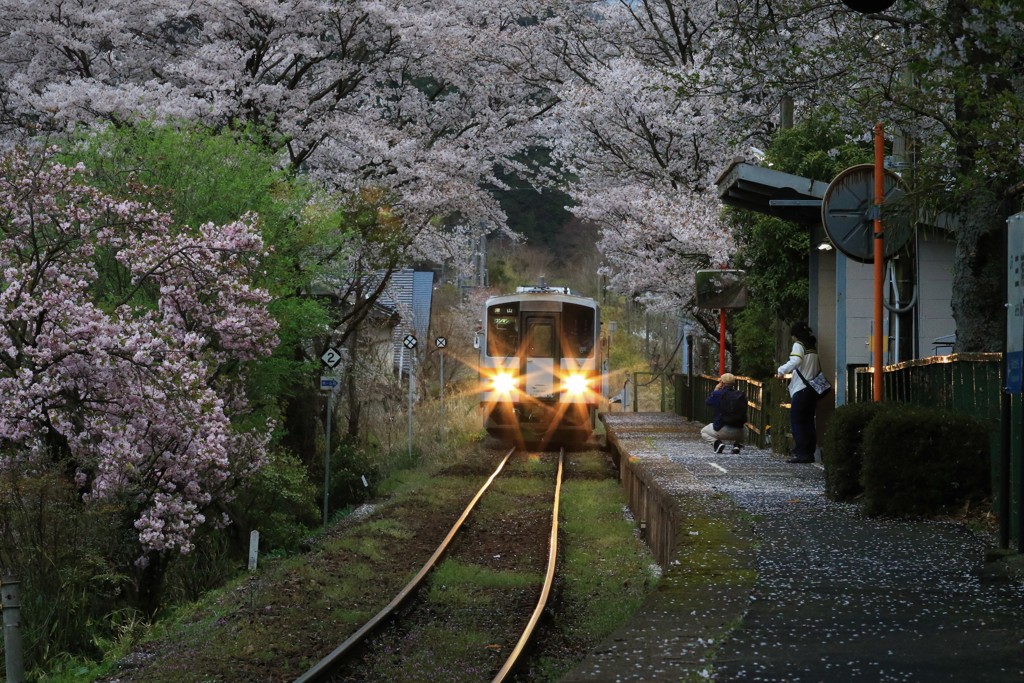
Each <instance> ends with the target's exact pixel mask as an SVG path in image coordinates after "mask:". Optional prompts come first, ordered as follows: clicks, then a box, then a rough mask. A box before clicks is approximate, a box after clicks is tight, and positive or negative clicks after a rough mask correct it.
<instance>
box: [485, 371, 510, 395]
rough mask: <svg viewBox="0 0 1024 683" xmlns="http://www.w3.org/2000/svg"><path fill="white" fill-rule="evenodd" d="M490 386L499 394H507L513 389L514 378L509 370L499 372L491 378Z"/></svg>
mask: <svg viewBox="0 0 1024 683" xmlns="http://www.w3.org/2000/svg"><path fill="white" fill-rule="evenodd" d="M491 386H492V387H493V389H494V391H496V392H498V393H499V394H508V393H511V391H512V390H513V389H515V386H516V378H515V377H513V376H512V373H510V372H499V373H498V374H496V375H495V376H494V377H493V378H491Z"/></svg>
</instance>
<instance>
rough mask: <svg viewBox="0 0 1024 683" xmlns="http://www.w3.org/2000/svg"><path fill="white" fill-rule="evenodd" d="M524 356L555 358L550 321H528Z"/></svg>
mask: <svg viewBox="0 0 1024 683" xmlns="http://www.w3.org/2000/svg"><path fill="white" fill-rule="evenodd" d="M526 355H527V356H529V357H530V358H554V357H555V329H554V325H552V321H550V320H530V321H529V322H528V323H527V324H526Z"/></svg>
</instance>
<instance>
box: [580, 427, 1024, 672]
mask: <svg viewBox="0 0 1024 683" xmlns="http://www.w3.org/2000/svg"><path fill="white" fill-rule="evenodd" d="M602 420H603V421H604V423H605V426H606V430H607V436H608V440H609V445H610V446H611V447H613V448H615V449H616V450H617V452H618V455H619V457H620V459H621V467H620V471H621V468H631V470H630V473H629V476H628V477H626V478H624V479H623V481H626V479H627V478H629V479H630V480H631V481H637V480H642V481H643V482H646V484H645V485H646V486H648V487H652V489H653V491H654V495H656V496H659V497H661V498H662V499H663V501H662V503H663V504H664V505H665V506H667V509H671V511H672V512H671V518H672V519H673V520H674V521H673V525H674V527H675V528H674V529H673V533H674V539H673V543H672V550H671V552H670V554H669V555H668V556H667V558H666V559H664V560H662V561H661V568H662V576H661V578H660V580H659V582H658V586H657V588H656V590H655V591H654V592H653V593H652V594H651V595H650V596H649V597H648V599H647V601H646V602H645V604H644V606H643V608H642V609H641V610H640V611H639V612H638V613H636V614H635V615H634V616H633V617H632V619H631V620H630V621H629V623H627V624H626V625H625V626H624V627H623V628H622V629H620V630H619V631H618V632H617V633H615V634H613V635H612V637H610V638H609V639H608V640H607V641H606V642H605V643H603V644H602V645H601V646H600V647H598V648H596V649H595V650H594V651H593V652H592V653H591V654H590V656H589V657H588V658H587V659H586V660H585V661H584V662H583V663H582V664H581V665H580V666H578V667H577V668H576V669H575V670H573V671H572V672H570V673H569V674H567V675H566V676H564V677H563V678H562V679H560V680H561V682H562V683H584V682H593V681H616V682H626V681H644V682H646V681H650V682H655V681H656V682H663V681H700V680H713V681H774V682H779V683H782V682H785V683H798V682H809V681H813V682H818V681H822V682H828V683H845V682H847V681H864V682H870V683H880V682H886V681H893V682H895V681H901V682H906V681H920V682H922V683H924V682H927V683H935V682H938V681H950V682H965V683H966V682H971V683H975V682H978V683H981V682H989V681H991V682H1006V683H1010V682H1011V681H1012V682H1014V683H1020V682H1021V681H1024V581H1022V580H1021V577H1022V573H1021V567H1022V565H1021V562H1020V556H1019V555H1013V556H1010V557H1001V556H1000V558H999V559H994V554H992V553H991V552H990V551H991V550H992V547H991V540H990V539H989V538H987V537H986V536H985V535H983V534H981V533H979V532H976V531H973V530H972V529H970V528H969V527H967V526H965V525H963V524H959V523H955V522H949V521H936V520H925V519H890V518H877V517H867V516H865V515H863V514H862V513H861V511H860V509H859V506H857V505H856V504H849V503H836V502H833V501H830V500H828V499H827V498H826V497H825V495H824V488H825V487H824V471H823V469H822V468H821V466H820V465H818V464H789V463H787V462H785V458H783V457H782V456H781V455H778V454H774V453H771V452H769V451H766V450H759V449H757V448H752V447H749V446H748V447H745V448H744V449H743V450H742V452H741V453H739V454H738V455H732V454H728V453H726V454H716V453H714V451H713V450H712V449H711V447H710V445H708V444H707V443H705V442H703V441H702V440H701V439H700V436H699V430H700V427H701V426H702V425H701V424H697V423H693V422H688V421H686V420H684V419H683V418H681V417H678V416H675V415H672V414H665V413H609V414H605V415H603V416H602ZM659 504H661V503H659ZM634 513H635V511H634ZM645 514H647V515H653V514H655V512H654V510H653V508H650V509H648V510H647V511H646V512H645Z"/></svg>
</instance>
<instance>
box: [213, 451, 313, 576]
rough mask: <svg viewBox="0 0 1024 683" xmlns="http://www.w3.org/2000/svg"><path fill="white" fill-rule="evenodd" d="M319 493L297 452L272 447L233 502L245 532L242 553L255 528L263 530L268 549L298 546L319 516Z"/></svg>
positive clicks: (237, 522) (238, 523)
mask: <svg viewBox="0 0 1024 683" xmlns="http://www.w3.org/2000/svg"><path fill="white" fill-rule="evenodd" d="M319 497H320V490H318V487H317V486H316V485H315V484H314V483H313V482H311V481H310V480H309V478H308V474H307V472H306V468H305V466H304V465H303V464H302V461H301V460H300V459H299V457H298V456H297V455H295V454H293V453H291V452H289V451H286V450H283V449H280V450H274V451H271V453H270V457H269V459H268V460H267V463H266V464H265V465H264V466H263V467H261V468H260V469H259V470H258V471H257V472H256V474H255V476H254V477H252V478H251V479H250V480H249V481H248V482H247V485H246V486H245V487H244V488H243V489H241V490H240V491H239V492H238V495H237V497H236V498H235V501H234V502H233V503H232V505H231V510H230V514H231V518H232V520H233V521H234V526H236V527H237V528H238V529H239V530H240V531H242V532H243V533H242V534H241V536H240V537H239V539H238V542H239V543H241V544H242V545H240V546H239V548H238V550H239V551H241V552H242V556H243V557H244V556H245V548H246V547H247V544H248V533H249V531H250V530H252V529H256V530H258V531H259V532H260V546H261V547H262V548H263V549H265V550H266V551H292V550H295V548H297V547H298V544H299V541H300V540H301V539H302V538H304V536H305V535H306V533H307V529H308V528H310V527H312V526H315V525H316V524H317V523H318V522H319V520H320V512H319V507H318V505H317V503H318V501H319Z"/></svg>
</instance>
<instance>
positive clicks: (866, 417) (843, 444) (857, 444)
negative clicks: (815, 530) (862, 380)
mask: <svg viewBox="0 0 1024 683" xmlns="http://www.w3.org/2000/svg"><path fill="white" fill-rule="evenodd" d="M889 406H890V404H887V403H849V404H847V405H843V406H839V407H838V408H836V411H835V412H834V413H833V414H832V416H831V417H830V418H829V422H828V429H827V430H826V431H825V438H824V443H823V444H822V449H821V459H822V464H823V465H824V466H825V495H826V496H828V497H829V498H830V499H832V500H841V501H845V500H853V499H854V498H856V497H857V496H859V495H860V494H861V493H862V492H863V490H864V487H863V486H862V485H861V481H860V475H861V463H862V460H863V449H864V445H863V444H864V430H865V429H866V428H867V426H868V423H869V422H871V420H872V419H873V418H874V417H875V416H876V415H878V414H879V413H880V412H881V411H882V410H884V409H885V408H888V407H889Z"/></svg>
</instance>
